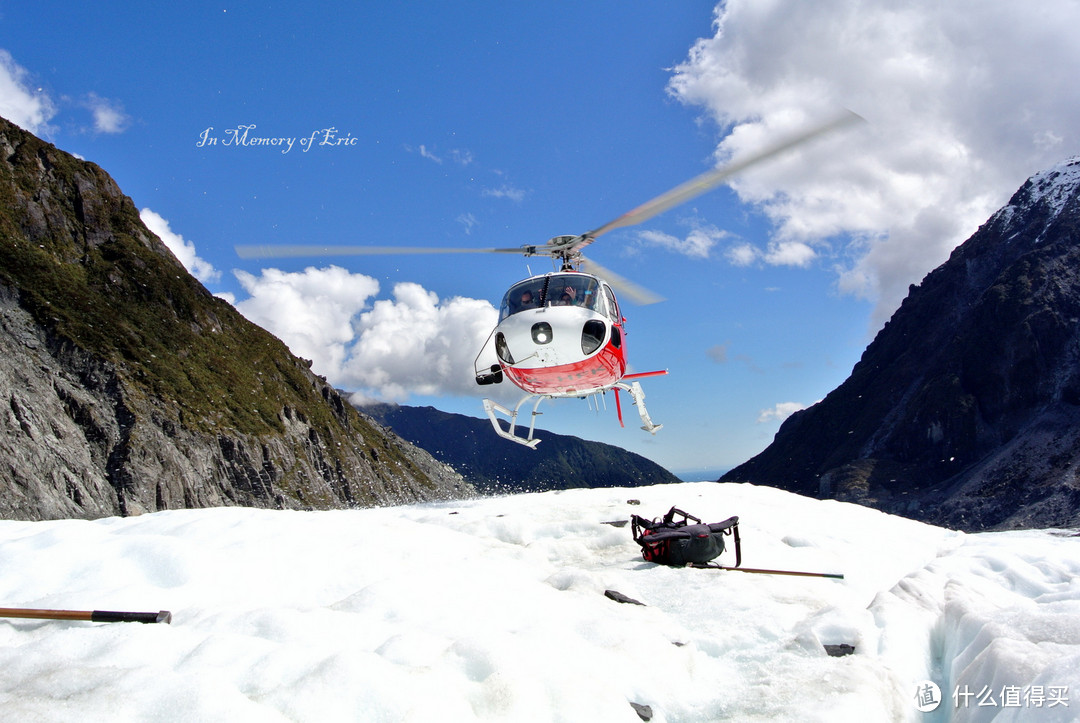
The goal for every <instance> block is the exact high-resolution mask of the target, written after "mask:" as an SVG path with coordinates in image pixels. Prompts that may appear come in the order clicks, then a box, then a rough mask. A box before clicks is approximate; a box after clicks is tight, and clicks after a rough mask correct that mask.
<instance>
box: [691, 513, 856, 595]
mask: <svg viewBox="0 0 1080 723" xmlns="http://www.w3.org/2000/svg"><path fill="white" fill-rule="evenodd" d="M679 511H680V510H676V512H679ZM682 514H684V515H685V514H686V513H685V512H683V513H682ZM695 519H696V518H695ZM732 532H734V533H735V565H734V566H729V565H719V564H717V563H715V562H690V563H687V567H696V568H709V569H713V570H731V571H733V572H752V573H757V574H758V575H798V576H799V577H831V578H833V579H835V580H843V579H844V575H843V574H842V573H839V572H800V571H796V570H762V569H761V568H757V567H741V565H742V540H741V539H740V538H739V525H738V524H736V525H734V526H733V529H732Z"/></svg>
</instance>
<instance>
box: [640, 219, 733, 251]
mask: <svg viewBox="0 0 1080 723" xmlns="http://www.w3.org/2000/svg"><path fill="white" fill-rule="evenodd" d="M725 235H726V233H725V232H724V231H721V230H720V229H718V228H716V227H714V226H703V227H698V228H694V229H693V230H692V231H690V233H689V234H687V236H686V238H679V237H678V236H673V235H671V234H668V233H664V232H663V231H639V232H638V234H637V237H638V239H639V240H641V241H644V242H645V243H647V244H650V245H652V246H659V247H660V248H665V249H667V250H669V251H674V252H675V253H678V254H683V255H684V256H689V257H690V258H696V259H706V258H708V257H709V252H710V251H711V250H712V248H713V247H714V246H716V244H717V243H718V242H719V241H720V239H722V238H724V236H725Z"/></svg>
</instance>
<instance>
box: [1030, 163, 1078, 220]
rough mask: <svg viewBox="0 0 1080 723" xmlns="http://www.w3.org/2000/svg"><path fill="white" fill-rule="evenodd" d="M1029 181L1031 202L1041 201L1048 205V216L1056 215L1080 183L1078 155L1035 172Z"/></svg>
mask: <svg viewBox="0 0 1080 723" xmlns="http://www.w3.org/2000/svg"><path fill="white" fill-rule="evenodd" d="M1030 183H1031V203H1032V204H1034V203H1037V202H1039V201H1043V202H1045V203H1047V204H1048V205H1049V206H1050V216H1051V217H1054V216H1057V215H1058V214H1060V213H1061V211H1062V209H1063V208H1064V207H1065V203H1066V202H1067V201H1068V200H1069V198H1070V197H1071V196H1072V194H1073V192H1074V191H1075V190H1076V186H1077V184H1080V157H1074V158H1069V159H1066V160H1064V161H1062V162H1061V163H1058V164H1057V165H1056V166H1053V167H1052V168H1049V169H1047V170H1045V171H1042V172H1040V173H1036V174H1035V175H1034V176H1032V177H1031V179H1030Z"/></svg>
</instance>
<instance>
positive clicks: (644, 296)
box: [579, 257, 664, 306]
mask: <svg viewBox="0 0 1080 723" xmlns="http://www.w3.org/2000/svg"><path fill="white" fill-rule="evenodd" d="M579 260H580V262H581V265H582V266H583V267H585V270H586V271H587V272H588V273H590V274H593V275H594V276H600V277H602V278H603V279H604V280H605V281H607V282H608V283H609V284H611V286H612V287H613V288H614V289H615V290H616V291H618V292H619V296H621V297H624V298H628V299H630V300H631V301H633V302H634V303H635V304H637V305H639V306H646V305H647V304H656V303H659V302H661V301H663V300H664V297H663V296H660V295H659V294H657V293H655V292H653V291H650V290H648V289H646V288H645V287H644V286H641V285H639V284H636V283H634V282H633V281H630V280H629V279H626V278H623V277H622V276H619V275H618V274H616V273H615V272H614V271H612V270H611V269H609V268H607V267H605V266H601V265H600V264H598V263H596V262H595V261H593V260H592V259H587V258H583V257H582V258H580V259H579Z"/></svg>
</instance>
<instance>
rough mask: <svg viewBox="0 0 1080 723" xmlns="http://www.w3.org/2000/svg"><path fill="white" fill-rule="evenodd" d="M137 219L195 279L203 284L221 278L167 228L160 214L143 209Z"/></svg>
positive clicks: (189, 243) (217, 272)
mask: <svg viewBox="0 0 1080 723" xmlns="http://www.w3.org/2000/svg"><path fill="white" fill-rule="evenodd" d="M139 218H141V219H142V222H143V223H144V224H146V227H147V228H148V229H150V230H151V231H153V232H154V233H155V234H157V236H158V238H160V239H161V241H162V242H163V243H164V244H165V245H166V246H167V247H168V248H169V250H170V251H172V252H173V256H175V257H176V259H177V260H178V261H179V262H180V263H181V264H183V265H184V268H185V269H187V270H188V273H190V274H191V275H192V276H194V277H195V278H196V279H198V280H199V281H201V282H203V283H204V284H205V283H208V282H211V281H217V280H219V279H220V278H221V272H220V271H218V270H217V269H215V268H214V266H213V264H211V263H210V262H209V261H206V260H204V259H201V258H199V256H198V254H196V253H195V244H194V243H192V242H191V241H187V240H185V239H184V237H183V236H181V235H180V234H178V233H176V232H174V231H173V230H172V229H171V228H169V222H168V221H166V220H165V219H164V218H162V216H161V214H159V213H155V212H154V211H151V210H150V209H149V208H144V209H143V210H142V211H140V212H139Z"/></svg>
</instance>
